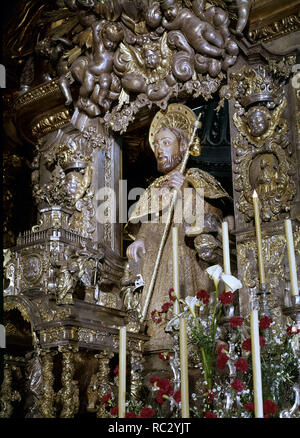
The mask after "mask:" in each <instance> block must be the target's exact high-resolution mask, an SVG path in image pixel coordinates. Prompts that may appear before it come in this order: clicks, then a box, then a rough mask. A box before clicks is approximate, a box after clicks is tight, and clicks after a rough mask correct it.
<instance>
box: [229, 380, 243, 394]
mask: <svg viewBox="0 0 300 438" xmlns="http://www.w3.org/2000/svg"><path fill="white" fill-rule="evenodd" d="M231 386H232V388H233V389H235V390H236V392H242V391H243V389H244V384H243V382H241V380H239V379H234V381H233V382H232V384H231Z"/></svg>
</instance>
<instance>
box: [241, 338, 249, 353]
mask: <svg viewBox="0 0 300 438" xmlns="http://www.w3.org/2000/svg"><path fill="white" fill-rule="evenodd" d="M242 349H243V350H246V351H251V339H250V338H248V339H246V340H245V341H244V342H243V343H242Z"/></svg>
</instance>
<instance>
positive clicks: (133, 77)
mask: <svg viewBox="0 0 300 438" xmlns="http://www.w3.org/2000/svg"><path fill="white" fill-rule="evenodd" d="M172 53H173V52H172V50H171V49H170V47H169V46H168V44H167V33H166V32H165V33H164V35H163V36H162V37H161V38H160V41H159V42H154V41H149V40H147V42H146V43H145V44H144V46H143V47H136V46H129V45H127V44H124V43H121V44H120V47H119V49H118V50H117V52H116V55H115V58H114V70H115V72H116V74H118V75H119V76H120V77H121V78H122V79H121V83H122V87H123V89H124V90H125V91H126V92H134V93H146V94H147V95H148V97H149V98H150V99H162V98H164V97H165V96H166V94H167V93H168V91H169V86H170V85H171V83H172V79H173V78H172V75H171V74H170V72H169V70H170V61H171V57H172ZM156 89H157V91H156Z"/></svg>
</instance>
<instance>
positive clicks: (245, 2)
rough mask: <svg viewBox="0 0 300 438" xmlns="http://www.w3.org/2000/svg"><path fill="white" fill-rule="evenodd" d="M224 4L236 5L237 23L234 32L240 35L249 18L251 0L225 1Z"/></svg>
mask: <svg viewBox="0 0 300 438" xmlns="http://www.w3.org/2000/svg"><path fill="white" fill-rule="evenodd" d="M225 2H226V3H232V2H234V3H236V6H237V8H238V21H237V25H236V29H235V31H236V33H237V34H238V35H242V32H243V30H244V29H245V26H246V24H247V21H248V18H249V14H250V9H251V6H252V0H225Z"/></svg>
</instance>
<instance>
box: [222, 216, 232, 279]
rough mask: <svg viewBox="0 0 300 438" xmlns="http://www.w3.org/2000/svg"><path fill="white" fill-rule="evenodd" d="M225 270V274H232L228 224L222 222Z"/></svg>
mask: <svg viewBox="0 0 300 438" xmlns="http://www.w3.org/2000/svg"><path fill="white" fill-rule="evenodd" d="M222 245H223V269H224V274H229V275H230V274H231V269H230V250H229V233H228V222H226V221H224V222H222Z"/></svg>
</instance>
